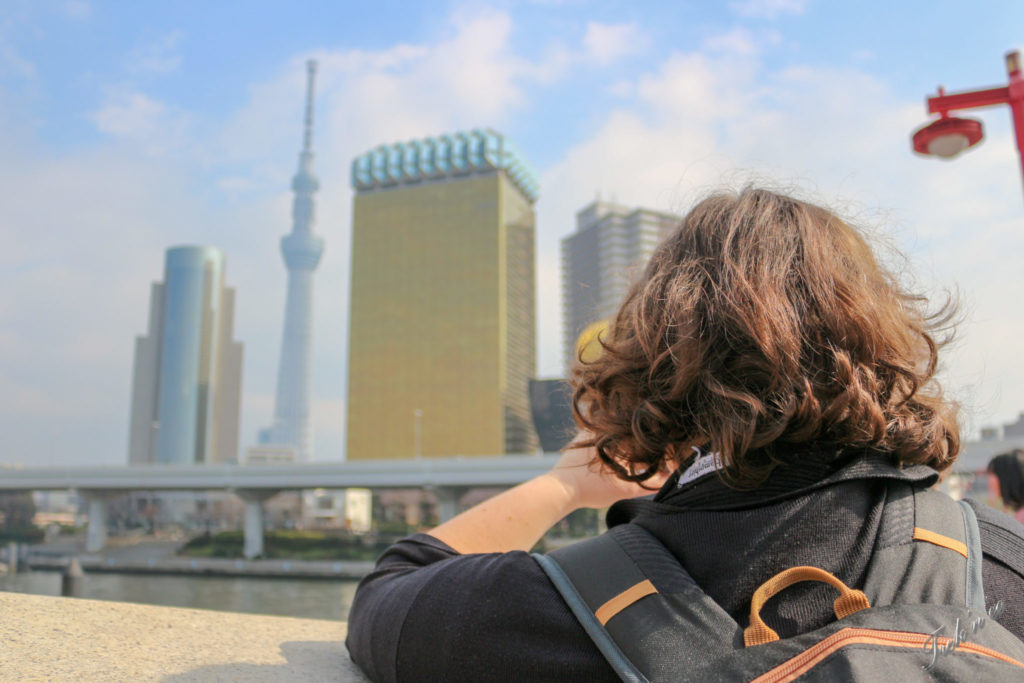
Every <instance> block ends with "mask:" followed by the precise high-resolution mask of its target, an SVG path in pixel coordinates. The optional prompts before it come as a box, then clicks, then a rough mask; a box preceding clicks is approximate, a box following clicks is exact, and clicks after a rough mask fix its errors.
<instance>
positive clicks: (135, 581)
mask: <svg viewBox="0 0 1024 683" xmlns="http://www.w3.org/2000/svg"><path fill="white" fill-rule="evenodd" d="M60 583H61V575H60V572H45V571H27V572H19V573H17V574H4V575H0V591H9V592H14V593H34V594H36V595H60ZM357 585H358V582H357V581H342V580H339V581H332V580H302V579H255V578H228V577H194V576H147V575H139V574H106V573H88V572H87V573H86V574H85V576H84V577H83V578H82V582H81V590H80V591H79V594H78V595H77V597H80V598H90V599H93V600H119V601H122V602H139V603H145V604H149V605H165V606H169V607H196V608H201V609H213V610H221V611H225V612H248V613H250V614H272V615H277V616H286V617H303V618H310V619H336V620H345V619H347V618H348V610H349V607H350V606H351V605H352V596H353V595H354V594H355V591H356V586H357Z"/></svg>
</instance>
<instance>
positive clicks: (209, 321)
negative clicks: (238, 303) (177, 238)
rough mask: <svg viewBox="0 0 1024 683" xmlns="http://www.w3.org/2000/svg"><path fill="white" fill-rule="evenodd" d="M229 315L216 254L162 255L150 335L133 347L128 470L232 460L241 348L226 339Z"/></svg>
mask: <svg viewBox="0 0 1024 683" xmlns="http://www.w3.org/2000/svg"><path fill="white" fill-rule="evenodd" d="M234 309H235V292H234V290H233V289H231V288H229V287H225V286H224V255H223V254H222V253H221V251H220V250H219V249H215V248H213V247H194V246H184V247H175V248H173V249H168V250H167V256H166V260H165V264H164V281H163V282H162V283H153V288H152V292H151V296H150V308H149V330H148V333H147V335H146V336H144V337H137V338H136V340H135V370H134V377H133V389H132V409H131V426H130V433H129V443H128V462H129V463H131V464H142V463H173V464H193V463H207V462H209V463H213V462H234V461H235V460H237V458H238V414H239V400H240V397H241V392H242V345H241V344H240V343H239V342H235V341H232V340H231V337H232V328H233V326H234Z"/></svg>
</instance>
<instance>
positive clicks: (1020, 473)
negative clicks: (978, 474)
mask: <svg viewBox="0 0 1024 683" xmlns="http://www.w3.org/2000/svg"><path fill="white" fill-rule="evenodd" d="M988 471H989V472H991V473H992V474H994V475H996V479H998V480H999V496H1000V497H1001V498H1002V499H1003V502H1004V503H1005V504H1006V505H1008V506H1010V507H1011V508H1013V509H1014V510H1019V509H1020V508H1021V507H1024V450H1021V449H1019V448H1015V449H1013V450H1012V451H1010V452H1009V453H1003V454H1001V455H997V456H996V457H994V458H992V460H990V461H989V463H988Z"/></svg>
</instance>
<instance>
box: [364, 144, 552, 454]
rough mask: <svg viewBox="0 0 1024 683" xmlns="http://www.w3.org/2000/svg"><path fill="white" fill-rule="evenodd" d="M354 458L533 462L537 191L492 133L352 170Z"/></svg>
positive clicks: (385, 150) (415, 147) (398, 151)
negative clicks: (500, 457)
mask: <svg viewBox="0 0 1024 683" xmlns="http://www.w3.org/2000/svg"><path fill="white" fill-rule="evenodd" d="M352 185H353V187H354V188H355V190H356V195H355V200H354V204H353V218H352V290H351V306H350V316H351V318H350V322H349V366H348V375H349V380H348V383H349V387H348V423H347V435H348V436H347V438H348V443H347V451H348V452H347V457H348V458H349V459H352V460H356V459H360V460H361V459H371V458H410V457H416V456H422V457H437V456H453V455H467V456H470V455H497V454H501V453H525V452H532V451H535V450H536V448H537V439H536V436H535V434H534V431H533V427H532V425H531V421H530V407H529V399H528V388H527V384H528V380H529V378H530V377H531V376H533V375H534V367H535V363H536V360H535V355H536V350H535V319H534V221H535V219H534V210H533V203H534V201H535V200H536V198H537V183H536V181H535V180H534V178H533V175H532V174H531V172H530V171H529V170H528V169H527V167H526V165H525V162H524V161H523V159H522V157H521V156H520V155H519V154H518V153H517V152H516V151H515V150H514V148H513V147H512V145H511V144H510V143H509V141H508V140H507V139H506V138H504V137H503V136H502V135H500V134H498V133H496V132H494V131H491V130H474V131H472V132H468V133H455V134H453V135H442V136H439V137H435V138H428V139H426V140H417V141H413V142H408V143H402V144H394V145H387V146H381V147H378V148H377V149H375V150H373V151H370V152H367V153H366V154H363V155H361V156H359V157H357V158H356V159H355V160H354V161H353V163H352Z"/></svg>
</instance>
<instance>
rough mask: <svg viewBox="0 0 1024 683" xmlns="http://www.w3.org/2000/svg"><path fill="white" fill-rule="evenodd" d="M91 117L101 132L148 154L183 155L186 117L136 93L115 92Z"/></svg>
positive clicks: (113, 91) (143, 94)
mask: <svg viewBox="0 0 1024 683" xmlns="http://www.w3.org/2000/svg"><path fill="white" fill-rule="evenodd" d="M89 118H90V119H91V120H92V122H93V124H94V125H95V126H96V128H97V130H99V131H100V132H101V133H105V134H106V135H109V136H110V137H112V138H115V139H117V140H120V141H123V142H127V143H132V144H136V145H138V146H139V148H140V149H141V150H143V151H144V152H146V153H147V154H153V155H160V154H164V153H166V152H169V151H172V150H174V151H177V152H180V151H181V150H182V147H183V144H184V141H185V139H186V137H187V135H186V133H187V126H188V117H187V115H185V114H184V113H183V112H180V111H176V110H174V109H172V108H171V107H168V106H167V105H166V104H164V103H163V102H159V101H157V100H154V99H153V98H151V97H149V96H148V95H146V94H145V93H141V92H137V91H120V90H112V91H111V92H110V93H109V94H108V96H107V98H106V101H105V102H104V103H103V104H102V105H101V106H100V108H99V109H97V110H96V111H95V112H93V113H92V114H91V115H90V117H89Z"/></svg>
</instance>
